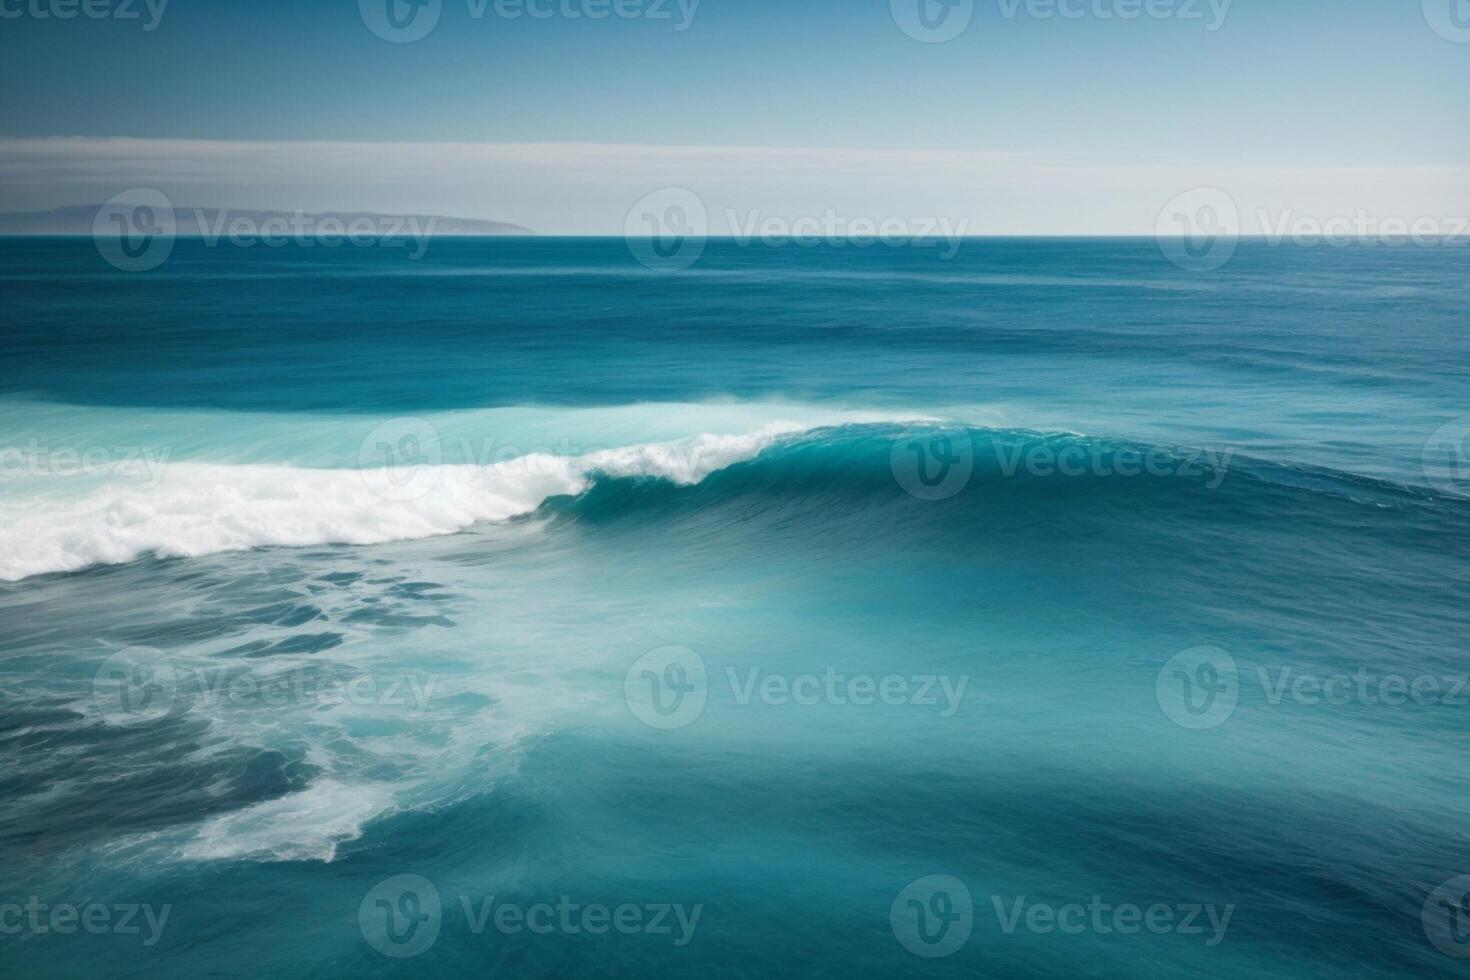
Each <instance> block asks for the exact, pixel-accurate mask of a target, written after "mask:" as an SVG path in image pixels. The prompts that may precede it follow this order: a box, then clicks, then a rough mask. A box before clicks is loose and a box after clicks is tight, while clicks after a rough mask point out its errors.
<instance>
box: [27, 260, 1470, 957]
mask: <svg viewBox="0 0 1470 980" xmlns="http://www.w3.org/2000/svg"><path fill="white" fill-rule="evenodd" d="M0 259H3V261H0V282H3V287H0V322H3V323H4V324H6V326H5V327H4V328H3V332H0V356H3V362H4V363H5V365H6V370H5V371H4V372H3V375H0V450H3V451H4V453H5V455H4V456H3V458H0V627H3V628H0V740H3V742H4V754H3V757H0V758H3V759H4V762H3V763H0V766H3V769H0V786H3V797H0V798H3V800H4V806H3V810H0V857H3V864H0V866H3V868H4V869H5V870H4V871H3V872H0V972H3V973H5V974H7V975H17V976H66V977H70V976H100V975H105V976H160V975H161V976H201V975H215V976H236V975H241V976H244V975H256V974H260V973H269V974H273V975H276V976H282V977H297V976H299V977H308V976H312V977H317V976H397V975H414V974H419V973H427V974H442V975H450V976H461V975H463V976H470V975H474V976H484V975H487V974H489V973H491V972H494V971H499V972H502V973H507V974H511V975H541V974H562V975H582V974H587V975H607V976H611V975H625V974H633V973H637V974H639V975H648V976H661V975H670V976H673V975H678V976H684V975H699V974H710V975H719V976H757V975H759V976H771V975H810V974H815V975H831V976H851V975H899V974H912V975H933V976H949V975H974V974H977V973H978V974H981V975H991V976H1006V977H1053V976H1081V977H1116V976H1145V977H1155V976H1157V977H1174V976H1196V975H1205V976H1217V977H1267V976H1270V977H1283V976H1284V977H1297V976H1300V977H1339V976H1340V977H1389V976H1405V975H1428V976H1439V975H1443V976H1452V975H1461V973H1462V972H1463V964H1462V962H1461V960H1460V959H1457V958H1456V957H1455V956H1451V955H1448V954H1447V953H1446V952H1445V951H1444V950H1445V949H1448V950H1449V951H1450V952H1454V953H1460V952H1470V946H1467V945H1466V944H1465V943H1462V942H1461V940H1460V937H1461V936H1462V935H1464V934H1463V933H1462V932H1460V931H1458V929H1457V927H1458V926H1459V925H1460V924H1461V920H1460V919H1459V918H1458V916H1460V915H1462V914H1464V915H1465V918H1464V923H1465V924H1470V914H1467V913H1465V911H1464V902H1463V898H1464V894H1463V893H1464V891H1470V888H1464V889H1453V888H1452V889H1449V890H1448V891H1445V892H1442V893H1436V891H1435V890H1436V889H1437V888H1440V886H1442V885H1444V884H1445V883H1447V882H1450V881H1452V880H1453V879H1455V878H1456V877H1457V876H1459V875H1463V874H1466V873H1470V839H1467V836H1466V832H1465V824H1464V819H1463V812H1464V801H1465V800H1466V799H1467V789H1470V776H1467V775H1466V774H1465V772H1464V766H1463V765H1462V762H1463V759H1464V750H1465V746H1466V744H1467V742H1466V740H1467V737H1470V687H1466V688H1465V689H1463V690H1462V689H1461V686H1462V685H1464V681H1465V677H1466V674H1467V672H1470V667H1467V665H1466V658H1465V653H1464V646H1465V641H1464V638H1465V636H1466V626H1467V624H1470V612H1467V607H1466V602H1465V595H1466V591H1465V583H1466V582H1467V581H1470V524H1467V518H1470V421H1467V419H1466V412H1467V409H1466V406H1467V405H1470V376H1467V371H1466V366H1467V364H1470V338H1467V330H1466V328H1467V327H1470V318H1467V311H1470V284H1467V276H1466V272H1467V253H1466V251H1465V250H1464V249H1413V248H1404V249H1393V248H1366V247H1364V248H1351V249H1303V248H1273V247H1269V246H1267V245H1266V244H1264V243H1259V242H1247V243H1244V244H1242V246H1241V248H1240V250H1239V252H1238V254H1237V255H1236V257H1235V259H1234V260H1233V261H1232V262H1231V263H1230V264H1229V265H1227V266H1226V267H1225V268H1223V269H1221V270H1218V271H1216V272H1211V273H1195V272H1186V271H1183V270H1180V269H1178V268H1176V267H1174V266H1173V265H1170V264H1169V263H1168V262H1167V261H1166V260H1165V259H1164V258H1163V256H1162V255H1161V254H1160V253H1159V251H1158V249H1157V246H1156V245H1154V243H1152V242H1145V241H1132V240H1112V241H1107V240H1092V241H1044V240H1025V241H972V242H966V243H965V245H964V247H963V248H962V249H961V251H960V253H959V254H958V256H957V257H956V258H955V259H953V260H952V261H947V262H946V261H941V260H939V258H938V257H937V256H936V255H935V254H934V253H933V252H932V251H930V252H926V251H923V250H910V249H889V248H883V249H868V250H860V249H840V248H822V249H795V248H792V249H770V248H741V247H737V246H736V245H734V244H733V243H727V242H713V243H711V244H710V246H709V248H708V250H707V251H706V253H705V256H704V257H703V259H702V260H701V261H700V262H699V264H698V265H696V266H694V267H693V268H692V269H689V270H686V271H683V272H680V273H677V274H659V273H656V272H652V271H649V270H647V269H645V268H643V267H642V266H640V265H638V264H637V263H636V262H634V261H633V259H632V258H631V257H630V255H629V253H628V251H627V249H626V247H625V246H624V245H623V243H621V242H615V241H602V240H557V239H526V240H505V241H438V242H435V243H433V245H432V247H431V248H430V249H429V250H428V252H427V254H426V255H425V256H424V257H423V258H422V259H420V260H418V261H409V260H407V258H406V256H405V255H404V254H403V253H402V252H401V251H400V252H394V251H390V250H378V249H352V250H347V249H342V250H337V251H329V250H323V249H308V248H287V249H274V250H272V249H264V248H262V249H256V250H244V249H239V248H208V247H206V246H205V245H204V244H202V243H200V242H190V241H181V242H179V243H178V244H177V245H176V247H175V250H174V253H173V255H172V256H171V257H170V259H169V261H168V262H167V263H165V264H164V265H163V266H162V267H160V268H158V269H156V270H153V271H150V272H145V273H125V272H120V271H117V270H115V269H113V268H111V267H110V266H108V265H106V264H105V263H104V262H103V261H102V260H101V259H100V258H99V257H98V255H97V253H96V251H95V250H94V249H93V248H92V245H91V244H90V243H89V242H84V241H64V240H44V241H19V240H8V241H3V242H0ZM1400 685H1402V689H1401V687H1400ZM1416 685H1417V686H1416ZM403 876H410V877H403ZM1446 895H1448V896H1450V903H1449V905H1448V906H1446V905H1443V904H1442V903H1441V901H1440V900H1441V899H1442V898H1443V897H1444V896H1446ZM487 901H488V904H487ZM28 902H29V903H31V904H32V905H36V904H43V905H45V906H46V907H47V910H48V911H42V912H37V913H36V915H37V916H39V917H40V919H39V920H35V918H34V917H33V916H32V914H31V913H30V912H29V911H27V910H26V909H25V908H24V907H25V906H26V905H27V903H28ZM380 902H381V903H382V904H379V903H380ZM7 903H9V905H11V906H14V907H15V910H13V911H7ZM56 906H68V907H76V908H78V909H79V910H80V911H79V913H78V914H79V915H82V914H84V913H85V912H86V911H87V910H88V909H92V910H96V909H102V910H104V911H95V912H94V914H95V915H96V916H97V917H98V918H96V919H95V920H94V925H96V926H97V928H96V930H95V931H91V930H88V929H86V928H81V927H77V926H76V923H75V922H73V928H71V929H70V930H66V929H65V926H66V925H67V920H66V918H65V917H64V916H63V918H62V919H61V920H59V924H60V926H61V927H62V928H60V929H58V928H53V927H52V926H53V925H56V923H53V922H52V920H51V919H49V918H47V916H49V915H50V911H49V910H50V909H53V908H54V907H56ZM127 908H134V909H135V911H134V913H132V916H131V918H130V920H129V921H130V922H131V926H130V927H123V926H122V925H121V919H122V916H123V915H124V914H125V913H124V911H123V910H125V909H127ZM502 909H508V910H509V911H507V912H505V914H504V917H503V918H497V915H498V914H499V912H500V910H502ZM1159 909H1162V911H1158V910H1159ZM538 910H540V911H538ZM1150 910H1155V911H1154V913H1153V914H1154V915H1155V918H1154V919H1153V920H1151V921H1153V922H1154V924H1155V926H1156V927H1157V928H1149V927H1147V926H1146V925H1140V923H1141V922H1145V921H1149V920H1146V919H1145V918H1144V917H1146V916H1147V915H1149V914H1150ZM1135 913H1136V915H1135ZM36 921H39V922H40V925H41V927H42V928H38V927H37V925H36ZM77 921H83V920H80V919H78V920H77ZM1059 923H1060V924H1059ZM533 926H534V928H533ZM130 928H131V929H132V930H133V931H129V929H130ZM938 954H943V955H938Z"/></svg>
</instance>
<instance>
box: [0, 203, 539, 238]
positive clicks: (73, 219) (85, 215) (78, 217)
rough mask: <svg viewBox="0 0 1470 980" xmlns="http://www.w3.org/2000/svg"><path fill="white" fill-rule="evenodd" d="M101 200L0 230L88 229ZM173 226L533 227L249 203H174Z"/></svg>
mask: <svg viewBox="0 0 1470 980" xmlns="http://www.w3.org/2000/svg"><path fill="white" fill-rule="evenodd" d="M102 207H103V205H101V204H76V205H71V206H69V207H63V208H53V209H51V210H50V211H29V212H11V213H8V214H6V213H0V235H88V236H89V235H91V234H92V222H93V221H94V219H96V217H97V213H98V212H99V211H100V210H101V209H102ZM173 213H174V224H175V228H174V232H175V234H176V235H178V236H180V237H183V238H190V237H195V236H200V237H210V236H214V235H217V234H219V233H220V232H221V231H224V232H225V233H226V234H228V228H229V226H230V225H231V224H232V223H236V222H239V223H242V224H243V225H245V226H249V227H253V228H257V229H258V228H265V227H268V225H276V226H283V225H284V226H285V227H296V226H298V225H303V224H304V225H307V226H309V227H321V225H322V223H323V222H326V223H328V224H338V223H340V226H341V227H352V226H354V225H359V226H360V225H369V226H371V227H373V228H379V229H387V228H395V227H396V228H407V229H412V230H419V229H421V230H422V231H423V232H424V234H426V235H428V236H436V235H534V234H535V232H534V231H532V230H531V229H529V228H523V227H521V226H520V225H513V224H510V223H508V222H505V221H486V220H483V219H480V218H451V217H447V216H444V215H437V214H435V215H429V214H382V213H379V212H376V211H269V210H265V211H260V210H253V209H250V208H200V207H176V208H174V209H173Z"/></svg>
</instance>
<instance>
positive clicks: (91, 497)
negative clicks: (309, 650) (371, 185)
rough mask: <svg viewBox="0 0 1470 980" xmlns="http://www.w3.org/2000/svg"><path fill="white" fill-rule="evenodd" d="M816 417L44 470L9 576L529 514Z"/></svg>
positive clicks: (705, 462) (12, 501) (6, 513)
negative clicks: (639, 439)
mask: <svg viewBox="0 0 1470 980" xmlns="http://www.w3.org/2000/svg"><path fill="white" fill-rule="evenodd" d="M856 418H857V417H854V416H845V415H844V416H839V417H837V419H836V421H853V420H855V419H856ZM862 418H863V420H865V421H871V420H873V418H872V417H868V416H864V417H862ZM814 427H816V426H815V425H814V424H813V423H812V422H811V421H806V422H804V423H795V422H784V421H773V422H768V423H766V424H764V425H762V426H760V427H759V428H758V429H756V430H755V431H751V432H747V433H743V434H735V435H721V434H704V435H699V436H697V437H694V438H692V439H686V440H682V441H678V442H668V443H650V444H640V445H632V446H625V447H622V448H615V449H604V450H599V451H596V452H590V453H586V454H583V455H580V456H558V455H550V454H546V453H532V454H530V455H526V456H521V457H518V458H515V459H511V460H507V461H504V462H497V463H491V464H489V465H468V464H456V465H440V466H433V467H427V466H425V467H418V468H412V467H410V468H401V469H399V470H397V471H393V472H391V473H390V472H389V471H386V470H372V469H365V470H364V469H314V468H306V467H300V466H286V465H278V464H256V463H250V464H238V465H224V464H218V463H206V462H174V463H170V464H169V465H168V466H167V467H166V468H164V470H163V471H162V472H161V474H160V475H158V476H156V477H155V478H151V479H149V480H147V481H142V480H129V479H127V478H126V477H125V476H123V475H118V476H117V477H116V478H114V479H109V480H106V481H103V482H102V483H101V484H100V485H98V486H96V487H94V488H92V489H90V490H89V491H87V492H85V493H83V494H82V495H80V496H78V495H77V494H75V493H69V492H65V491H66V490H68V489H69V488H65V487H63V488H61V490H60V491H58V492H56V493H51V492H50V489H49V487H48V486H47V482H48V481H44V480H43V481H35V482H32V483H30V484H28V485H27V486H26V488H25V492H24V493H23V494H20V495H17V496H15V497H11V498H8V499H5V500H4V502H3V503H0V580H5V581H17V580H19V579H23V578H27V577H29V576H32V575H40V574H43V573H47V572H67V571H76V570H78V569H82V568H86V567H88V566H91V565H99V564H117V563H122V562H128V561H132V560H134V559H136V558H138V557H140V556H141V555H144V554H148V553H153V554H157V555H160V556H165V557H197V556H200V555H207V554H214V553H218V552H224V551H241V550H247V549H250V548H257V547H270V546H285V547H303V546H309V545H321V544H348V545H371V544H382V543H386V542H389V541H406V540H415V539H420V538H429V537H435V536H439V535H446V534H454V533H456V532H459V531H463V530H464V529H466V528H468V527H470V526H472V525H474V524H477V523H480V522H493V521H505V520H509V519H511V518H514V517H517V516H520V515H524V514H529V513H531V512H533V511H535V510H536V509H537V508H538V507H540V506H541V505H542V504H543V503H544V502H545V501H546V500H548V499H550V498H553V497H556V496H563V495H575V494H580V493H582V492H584V491H585V490H587V488H588V487H589V486H590V484H591V481H592V479H593V478H594V476H595V475H596V474H599V473H605V474H607V475H609V476H613V477H636V476H647V477H654V478H659V479H665V480H669V481H672V482H674V483H677V484H685V485H688V484H694V483H698V482H700V481H701V480H703V479H704V478H705V477H707V476H709V475H710V474H711V473H713V472H715V471H716V470H719V469H722V468H724V467H727V466H730V465H731V464H734V463H737V462H741V461H743V460H748V459H751V458H753V457H755V456H756V455H758V454H759V453H760V452H761V451H762V450H763V449H765V448H766V447H768V446H770V445H772V444H773V443H774V442H776V441H777V440H778V439H780V438H781V437H783V436H786V435H789V434H792V433H796V432H800V431H804V430H809V429H811V428H814ZM57 482H64V481H57ZM405 487H406V488H407V492H400V491H401V490H402V488H405Z"/></svg>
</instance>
